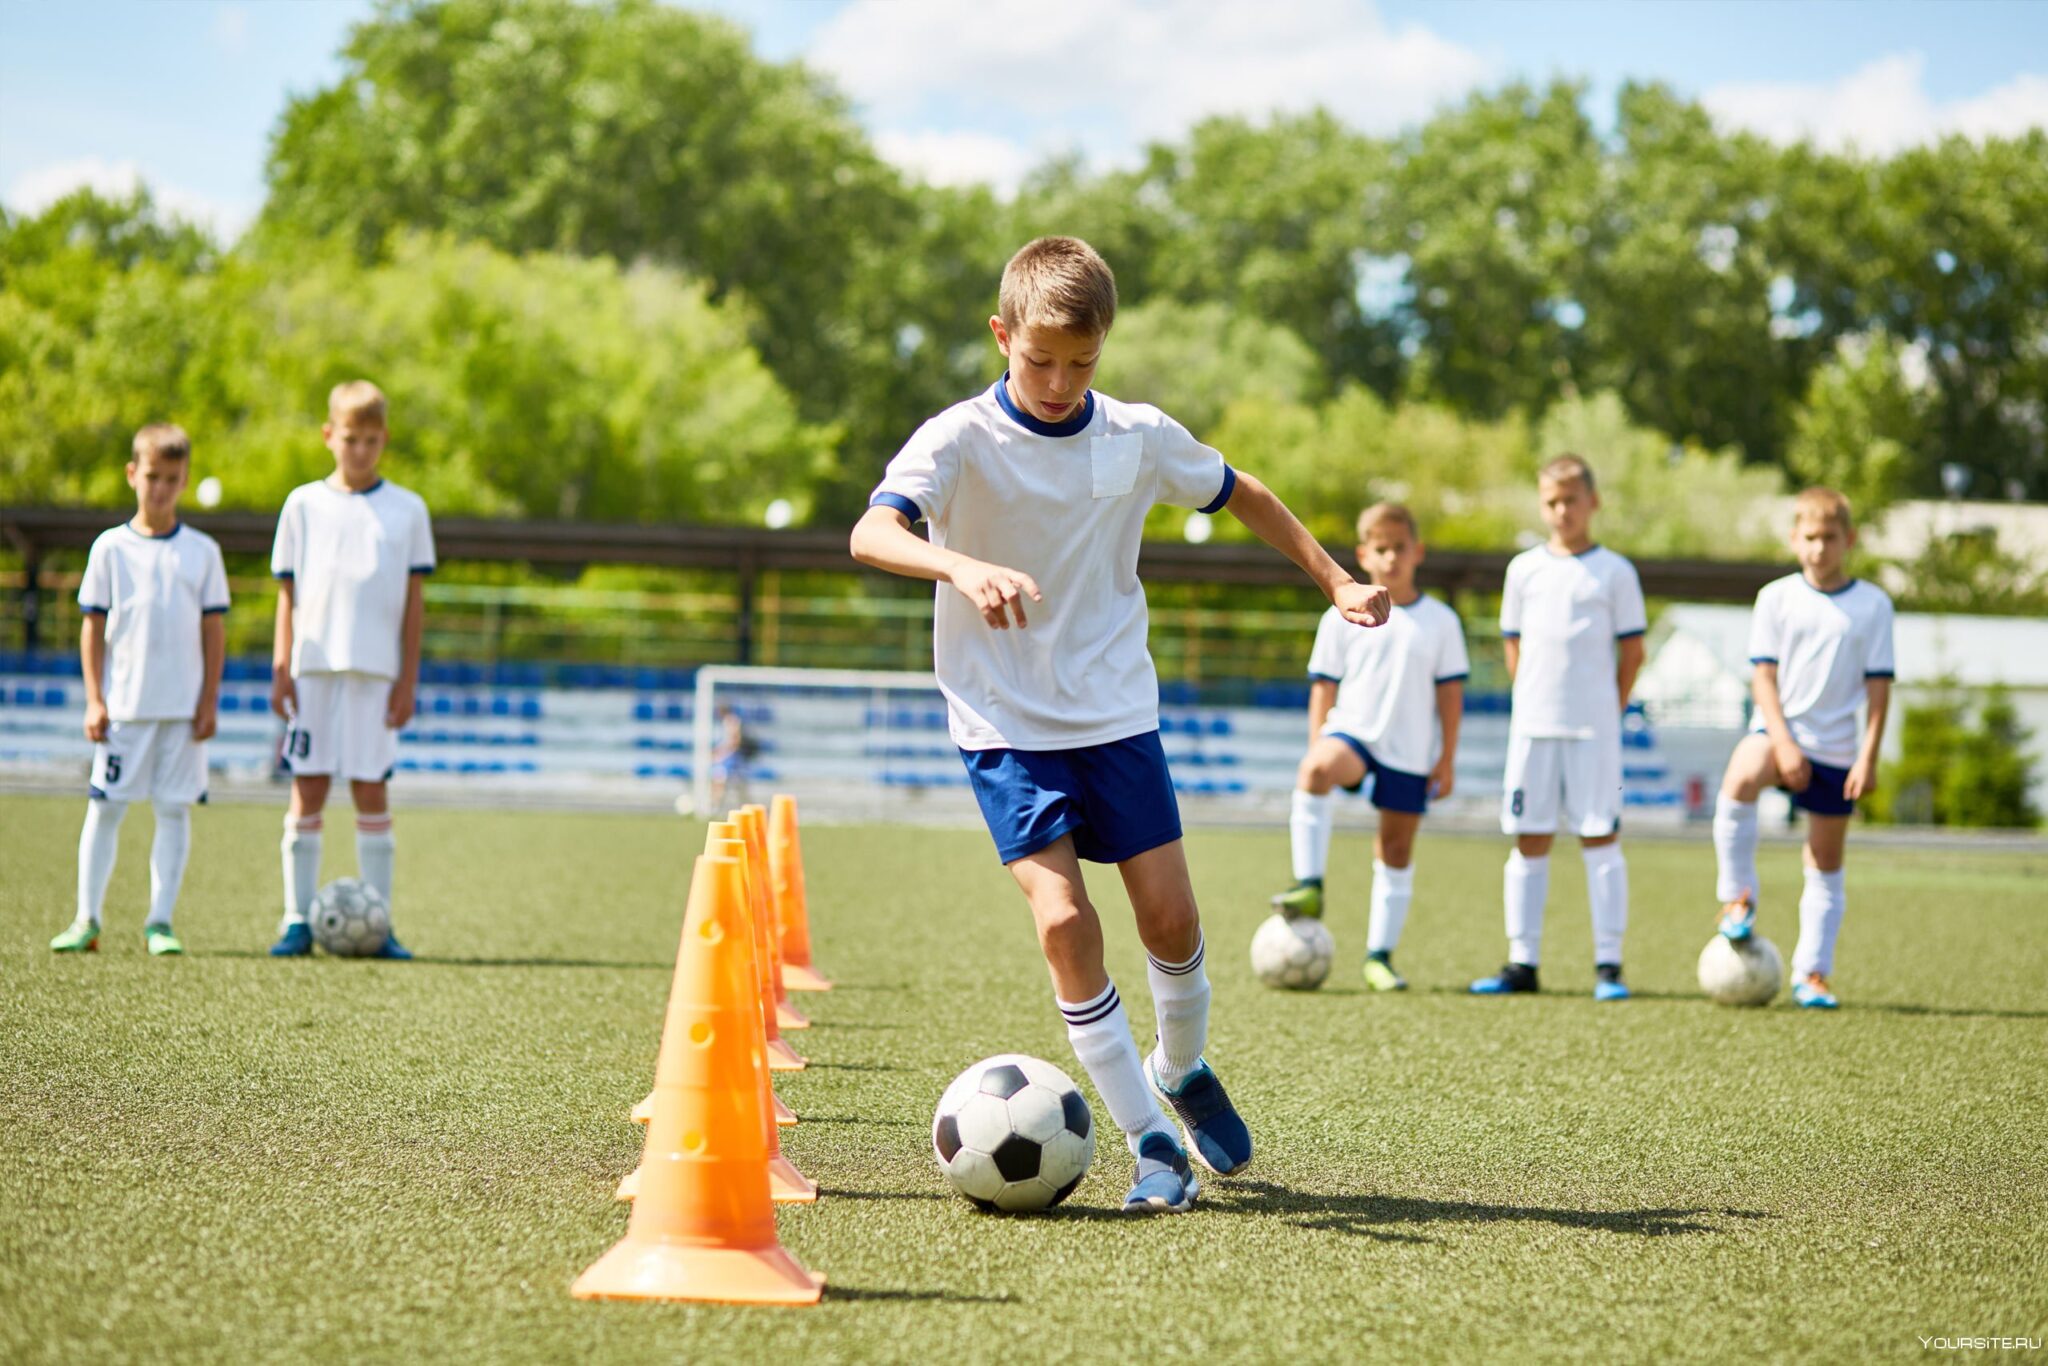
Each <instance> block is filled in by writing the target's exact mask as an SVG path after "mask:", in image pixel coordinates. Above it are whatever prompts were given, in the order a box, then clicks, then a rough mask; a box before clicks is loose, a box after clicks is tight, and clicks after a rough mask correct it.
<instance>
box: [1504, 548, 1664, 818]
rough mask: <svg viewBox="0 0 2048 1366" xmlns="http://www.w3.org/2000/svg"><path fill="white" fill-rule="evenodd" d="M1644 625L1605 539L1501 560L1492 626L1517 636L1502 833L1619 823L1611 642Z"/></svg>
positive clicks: (1631, 569) (1617, 715) (1630, 581)
mask: <svg viewBox="0 0 2048 1366" xmlns="http://www.w3.org/2000/svg"><path fill="white" fill-rule="evenodd" d="M1647 627H1648V616H1647V613H1646V611H1645V608H1644V605H1643V587H1642V583H1641V581H1640V580H1639V579H1638V578H1637V577H1636V570H1635V566H1634V565H1632V564H1630V563H1629V562H1628V560H1626V559H1625V558H1623V557H1622V556H1620V555H1617V554H1615V553H1614V552H1613V551H1612V550H1609V549H1607V548H1606V547H1604V546H1597V545H1596V546H1590V547H1588V548H1587V549H1585V550H1583V551H1581V552H1579V553H1578V554H1576V555H1560V554H1558V553H1557V552H1556V551H1553V550H1551V549H1550V548H1549V547H1548V546H1541V545H1539V546H1536V547H1534V548H1532V549H1529V550H1525V551H1523V552H1522V553H1521V554H1519V555H1517V556H1515V558H1514V559H1512V560H1510V561H1509V562H1508V572H1507V582H1506V585H1505V586H1504V587H1503V589H1502V591H1501V601H1500V633H1501V636H1502V638H1503V639H1506V640H1517V641H1519V642H1520V649H1521V659H1520V662H1519V664H1518V665H1517V667H1516V670H1515V687H1514V708H1513V712H1512V714H1511V715H1510V717H1509V721H1508V761H1507V774H1506V779H1505V782H1504V784H1503V787H1504V792H1503V799H1502V802H1501V830H1502V831H1503V832H1504V833H1506V834H1510V835H1550V834H1555V833H1557V831H1558V826H1559V815H1560V808H1561V809H1562V815H1563V818H1564V821H1565V822H1566V827H1567V829H1568V830H1569V832H1570V833H1572V834H1575V835H1578V836H1580V837H1581V838H1584V839H1598V838H1601V837H1603V836H1606V835H1611V834H1613V833H1614V832H1615V830H1616V829H1618V828H1619V827H1620V824H1621V803H1622V793H1621V695H1620V692H1619V684H1618V681H1617V678H1616V672H1617V668H1616V657H1615V654H1616V652H1615V644H1616V642H1617V641H1621V640H1626V639H1628V638H1629V637H1631V636H1640V635H1642V634H1643V632H1644V630H1645V629H1647Z"/></svg>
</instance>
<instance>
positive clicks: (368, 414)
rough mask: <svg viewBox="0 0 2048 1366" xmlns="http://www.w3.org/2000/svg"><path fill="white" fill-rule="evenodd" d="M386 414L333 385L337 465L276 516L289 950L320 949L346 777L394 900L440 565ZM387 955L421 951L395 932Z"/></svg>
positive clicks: (331, 435)
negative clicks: (317, 925)
mask: <svg viewBox="0 0 2048 1366" xmlns="http://www.w3.org/2000/svg"><path fill="white" fill-rule="evenodd" d="M384 418H385V402H384V395H383V393H382V392H381V391H380V390H379V389H378V388H377V386H376V385H374V384H372V383H370V382H369V381H368V380H355V381H352V382H350V383H347V384H339V385H336V386H335V388H334V391H333V393H331V394H330V395H328V399H327V421H326V423H324V424H323V425H322V426H321V428H320V434H321V436H322V438H323V439H324V440H325V442H326V444H327V449H328V451H329V452H331V453H332V454H333V456H334V473H333V474H331V475H329V476H328V477H327V478H325V479H322V480H320V481H318V482H317V483H312V484H302V485H300V486H299V487H298V488H295V489H293V490H292V491H291V494H290V496H288V497H287V498H286V499H285V501H284V510H283V511H282V512H280V513H279V514H278V518H277V544H276V546H275V547H274V548H273V549H272V551H271V556H270V568H271V573H272V574H274V575H275V576H276V578H277V581H278V584H277V638H276V642H275V644H274V645H273V646H272V650H271V682H270V706H271V709H272V710H273V711H275V712H276V713H277V714H278V715H279V716H281V717H283V718H284V721H285V726H286V729H285V749H284V759H285V762H286V764H287V765H289V766H290V768H291V771H292V796H291V806H290V808H289V809H288V810H287V811H286V813H285V819H284V842H283V844H282V846H281V847H282V850H283V854H284V921H283V924H282V925H281V926H280V930H279V934H278V940H277V942H276V943H275V944H273V945H271V946H270V952H271V954H272V955H273V956H274V957H278V958H296V957H301V956H303V955H305V954H308V953H311V952H312V951H313V934H312V930H311V928H310V927H309V926H308V925H307V923H306V916H307V914H308V912H309V911H310V910H311V908H312V905H313V896H314V894H315V892H316V891H317V889H318V888H319V885H320V828H321V812H322V811H323V810H324V809H325V807H326V805H327V792H328V788H329V786H330V785H331V784H332V783H333V781H334V779H335V778H337V777H341V778H346V779H347V780H348V784H349V791H350V795H351V796H352V797H353V798H354V801H355V808H356V859H357V863H358V866H359V867H360V868H361V869H362V874H363V880H364V881H366V882H368V883H369V884H370V885H371V886H373V887H375V888H376V889H377V890H378V892H380V893H381V894H382V895H383V897H384V901H385V904H386V905H390V904H391V877H392V864H393V862H394V860H395V856H396V855H395V851H396V842H395V840H394V838H393V836H392V832H391V806H390V797H389V794H388V791H387V789H386V783H387V782H388V780H389V779H390V777H391V773H392V769H393V767H394V765H395V764H396V763H397V759H398V731H399V729H400V728H401V727H403V726H404V725H405V723H406V722H408V721H410V720H411V719H412V713H413V697H414V689H415V688H416V686H417V685H418V682H419V669H420V632H421V628H422V626H423V625H424V623H425V620H426V607H425V600H424V597H423V595H422V593H421V582H422V580H423V579H424V577H425V576H426V575H428V574H431V573H433V572H434V531H433V526H432V524H431V522H430V521H429V519H428V517H427V505H426V503H424V502H423V501H421V499H420V496H419V495H418V494H416V493H414V492H412V491H411V490H410V489H402V488H400V487H399V486H398V485H396V484H393V483H391V482H389V481H388V480H386V479H384V478H382V477H381V476H379V475H378V473H377V462H378V460H379V459H381V458H382V456H383V454H384V443H385V441H386V439H387V435H388V433H387V431H386V428H385V424H384ZM378 956H380V957H383V958H410V957H412V954H411V953H410V952H408V951H407V949H406V948H405V946H404V945H402V944H400V943H399V942H398V935H397V934H396V933H395V932H394V933H393V934H392V935H391V936H390V938H388V939H386V940H385V942H384V947H383V949H382V950H380V952H379V955H378Z"/></svg>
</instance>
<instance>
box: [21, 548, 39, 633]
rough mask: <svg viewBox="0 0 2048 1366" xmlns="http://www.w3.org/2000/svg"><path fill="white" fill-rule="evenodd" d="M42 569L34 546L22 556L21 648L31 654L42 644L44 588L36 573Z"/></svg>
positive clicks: (25, 550)
mask: <svg viewBox="0 0 2048 1366" xmlns="http://www.w3.org/2000/svg"><path fill="white" fill-rule="evenodd" d="M41 567H42V557H41V556H40V555H38V554H37V553H36V550H35V547H34V546H33V545H31V546H28V547H27V548H25V549H24V550H23V551H22V555H21V648H22V649H24V650H27V651H30V652H31V653H33V652H34V650H35V649H36V647H37V646H38V645H39V644H40V643H41V639H42V616H43V588H42V584H41V583H40V582H39V580H38V577H37V573H36V571H37V570H39V569H40V568H41Z"/></svg>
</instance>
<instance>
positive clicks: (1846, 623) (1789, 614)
mask: <svg viewBox="0 0 2048 1366" xmlns="http://www.w3.org/2000/svg"><path fill="white" fill-rule="evenodd" d="M1749 658H1750V663H1752V664H1773V665H1776V666H1777V670H1778V702H1779V705H1780V706H1782V707H1783V708H1784V712H1785V724H1786V726H1787V728H1789V729H1790V730H1791V732H1792V740H1793V743H1795V744H1797V745H1798V746H1799V750H1800V752H1801V753H1802V754H1804V755H1805V756H1806V758H1807V761H1808V762H1809V763H1810V764H1811V766H1812V768H1813V778H1812V781H1811V782H1810V783H1808V784H1807V787H1806V790H1805V791H1803V792H1797V793H1794V794H1793V795H1792V802H1793V804H1794V805H1795V806H1799V807H1803V808H1805V809H1806V810H1808V811H1811V812H1814V813H1816V814H1818V815H1823V816H1846V815H1848V814H1849V813H1850V812H1851V811H1853V810H1855V808H1856V804H1855V803H1854V802H1853V801H1851V800H1849V798H1848V797H1847V796H1846V795H1845V793H1844V791H1843V784H1844V783H1845V782H1846V781H1847V780H1848V777H1849V770H1850V769H1851V768H1853V767H1854V766H1855V764H1856V755H1857V753H1858V751H1859V750H1860V748H1861V728H1860V727H1859V725H1858V724H1857V717H1858V713H1859V712H1860V711H1861V709H1862V707H1863V703H1864V700H1865V697H1866V696H1867V691H1868V689H1867V684H1868V681H1869V680H1870V679H1873V678H1890V677H1891V676H1892V674H1893V669H1894V665H1893V661H1892V600H1891V597H1890V595H1888V594H1887V593H1886V592H1885V591H1884V590H1883V589H1882V588H1879V587H1878V586H1877V585H1876V584H1874V583H1871V582H1870V581H1869V580H1867V579H1851V580H1849V581H1848V582H1847V583H1845V584H1843V585H1842V586H1841V587H1840V588H1837V589H1834V590H1833V591H1831V592H1830V591H1825V590H1822V589H1819V588H1815V587H1814V586H1813V585H1812V584H1811V583H1809V582H1807V579H1806V576H1805V575H1803V574H1788V575H1786V576H1785V577H1784V578H1782V579H1774V580H1772V581H1771V582H1770V583H1767V584H1765V585H1764V586H1763V589H1762V591H1760V592H1759V593H1758V594H1757V595H1756V610H1755V612H1754V613H1753V614H1752V615H1751V617H1750V627H1749ZM1752 729H1753V730H1754V731H1755V732H1756V733H1757V734H1762V733H1764V723H1763V719H1762V717H1761V716H1759V717H1758V718H1757V719H1756V721H1755V723H1754V725H1753V726H1752Z"/></svg>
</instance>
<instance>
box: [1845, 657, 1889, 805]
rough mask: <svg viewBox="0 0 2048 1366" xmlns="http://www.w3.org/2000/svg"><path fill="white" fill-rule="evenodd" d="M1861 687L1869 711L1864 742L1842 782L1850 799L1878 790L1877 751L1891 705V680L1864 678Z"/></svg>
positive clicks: (1881, 744)
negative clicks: (1868, 703)
mask: <svg viewBox="0 0 2048 1366" xmlns="http://www.w3.org/2000/svg"><path fill="white" fill-rule="evenodd" d="M1863 691H1864V695H1865V696H1866V697H1868V698H1869V699H1870V715H1869V716H1868V717H1867V718H1866V719H1865V720H1864V722H1863V745H1862V748H1861V750H1860V751H1859V752H1858V753H1857V755H1856V765H1855V767H1853V768H1851V769H1850V770H1849V776H1848V778H1847V779H1845V780H1844V781H1843V783H1842V795H1843V796H1845V797H1847V798H1848V799H1849V800H1850V801H1852V802H1853V801H1855V800H1856V799H1857V798H1859V797H1867V796H1869V795H1870V794H1871V793H1873V792H1875V791H1877V752H1878V750H1879V749H1880V748H1882V747H1883V745H1884V721H1885V715H1886V713H1888V712H1890V711H1891V708H1892V681H1891V680H1890V679H1889V678H1866V679H1864V680H1863Z"/></svg>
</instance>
